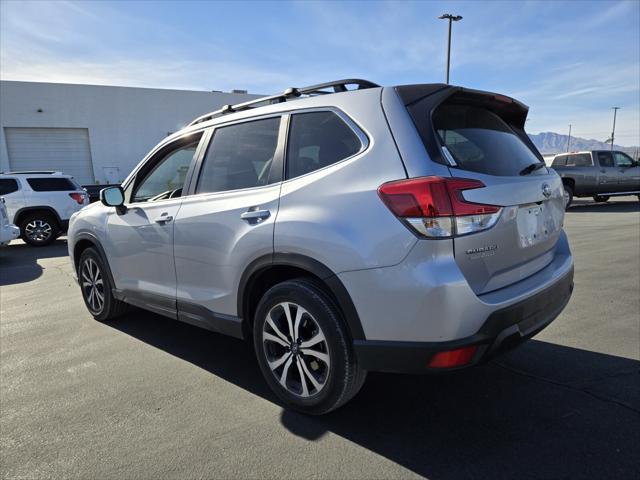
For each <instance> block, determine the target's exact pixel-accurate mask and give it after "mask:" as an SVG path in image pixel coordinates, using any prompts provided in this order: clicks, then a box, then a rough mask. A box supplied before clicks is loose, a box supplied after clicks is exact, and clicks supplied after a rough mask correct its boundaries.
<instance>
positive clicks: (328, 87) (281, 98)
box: [188, 78, 380, 126]
mask: <svg viewBox="0 0 640 480" xmlns="http://www.w3.org/2000/svg"><path fill="white" fill-rule="evenodd" d="M348 85H355V86H356V88H351V89H348V88H347V86H348ZM379 86H380V85H378V84H376V83H373V82H370V81H369V80H363V79H360V78H348V79H344V80H334V81H333V82H325V83H319V84H317V85H311V86H309V87H302V88H295V87H291V88H287V89H286V90H285V91H284V92H282V93H277V94H275V95H269V96H267V97H261V98H256V99H255V100H250V101H248V102H244V103H238V104H237V105H225V106H223V107H222V108H221V109H220V110H216V111H215V112H211V113H207V114H205V115H202V116H200V117H198V118H196V119H195V120H193V121H192V122H191V123H190V124H189V125H188V126H192V125H196V124H198V123H202V122H206V121H207V120H211V119H213V118H216V117H219V116H221V115H225V114H227V113H233V112H239V111H242V110H248V109H250V108H256V107H258V106H263V105H261V104H267V105H270V104H274V103H281V102H286V101H288V100H292V99H294V98H298V97H301V96H303V95H307V96H316V95H327V94H330V93H340V92H348V91H350V90H364V89H367V88H376V87H379Z"/></svg>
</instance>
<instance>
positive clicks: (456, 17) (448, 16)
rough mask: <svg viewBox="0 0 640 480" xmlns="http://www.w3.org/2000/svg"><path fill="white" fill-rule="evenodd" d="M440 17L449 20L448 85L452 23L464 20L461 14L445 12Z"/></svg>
mask: <svg viewBox="0 0 640 480" xmlns="http://www.w3.org/2000/svg"><path fill="white" fill-rule="evenodd" d="M438 18H439V19H440V20H449V42H448V43H447V85H449V68H450V65H451V23H452V22H458V21H460V20H462V17H461V16H460V15H451V14H450V13H445V14H444V15H440V16H439V17H438Z"/></svg>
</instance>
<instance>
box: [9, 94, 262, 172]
mask: <svg viewBox="0 0 640 480" xmlns="http://www.w3.org/2000/svg"><path fill="white" fill-rule="evenodd" d="M256 97H257V95H246V94H234V93H222V92H204V91H202V92H197V91H185V90H163V89H152V88H129V87H109V86H96V85H71V84H57V83H37V82H14V81H1V82H0V127H1V128H0V171H7V170H9V169H10V165H9V155H8V152H7V143H6V139H5V128H7V127H9V128H10V127H28V128H34V127H43V128H86V129H88V131H89V143H90V149H91V161H92V163H93V172H94V175H95V177H96V178H95V180H96V182H99V183H107V173H106V170H105V169H108V168H110V167H117V168H118V176H119V177H120V178H118V180H119V181H121V180H124V178H125V177H126V176H127V175H128V174H129V172H130V171H131V170H132V169H133V167H135V166H136V165H137V164H138V162H139V161H140V160H141V159H142V158H143V157H144V156H145V155H146V154H147V153H148V152H149V150H151V148H152V147H153V146H154V145H156V144H157V143H158V142H159V141H160V140H162V139H163V138H164V137H166V136H167V135H168V134H169V133H173V132H175V131H177V130H179V129H180V128H181V127H183V126H185V125H186V124H187V123H188V122H189V121H191V120H192V119H193V118H195V117H197V116H199V115H202V114H204V113H207V112H210V111H212V110H216V109H218V108H219V107H221V106H222V105H225V104H234V103H240V102H243V101H247V100H250V99H252V98H256ZM38 109H42V113H38ZM50 169H51V170H58V169H59V168H58V167H56V165H51V167H50ZM112 172H113V170H112Z"/></svg>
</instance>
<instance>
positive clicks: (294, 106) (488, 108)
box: [68, 80, 573, 414]
mask: <svg viewBox="0 0 640 480" xmlns="http://www.w3.org/2000/svg"><path fill="white" fill-rule="evenodd" d="M351 85H354V86H355V87H356V88H351V89H348V88H347V86H351ZM527 112H528V108H527V107H526V106H525V105H523V104H521V103H520V102H518V101H516V100H513V99H511V98H509V97H505V96H503V95H499V94H494V93H490V92H481V91H476V90H469V89H465V88H461V87H455V86H449V85H442V84H436V85H433V84H423V85H407V86H398V87H384V88H383V87H380V86H378V85H375V84H373V83H371V82H368V81H365V80H343V81H337V82H330V83H328V84H321V85H315V86H312V87H307V88H302V89H293V88H292V89H288V90H286V91H285V92H284V93H282V94H278V95H274V96H271V97H266V98H263V99H261V100H258V101H253V102H247V103H246V104H240V105H235V106H226V107H225V108H223V109H222V110H220V111H217V112H213V113H211V114H208V115H205V116H203V117H200V118H198V119H196V120H194V121H193V122H192V123H191V124H190V125H189V126H187V127H186V128H184V129H183V130H181V131H179V132H177V133H175V134H174V135H172V136H170V137H168V138H166V139H165V140H163V141H162V142H161V143H160V144H159V145H158V146H156V147H155V148H154V149H153V150H152V151H151V152H150V153H149V155H148V156H147V157H146V158H144V159H143V160H142V162H141V163H140V164H139V165H138V166H137V168H136V169H135V170H134V171H133V172H132V173H131V175H130V176H129V177H128V179H127V180H125V182H124V183H123V185H122V187H116V188H108V189H105V190H102V192H101V203H94V204H92V205H90V206H88V207H87V208H84V209H82V211H80V212H79V213H77V214H75V215H74V216H73V217H72V219H71V223H70V227H69V235H68V247H69V254H70V259H71V262H72V265H73V269H74V272H76V275H77V278H78V282H79V285H80V288H81V293H82V296H83V298H84V301H85V305H86V307H87V309H88V310H89V312H90V313H91V314H92V315H93V316H94V318H96V319H97V320H100V321H107V320H112V319H114V318H116V317H118V316H119V315H121V314H122V313H123V312H125V311H126V309H127V308H128V305H134V306H139V307H141V308H145V309H148V310H151V311H153V312H157V313H159V314H161V315H166V316H168V317H170V318H174V319H177V320H181V321H184V322H187V323H191V324H194V325H198V326H201V327H204V328H208V329H211V330H214V331H217V332H221V333H224V334H227V335H232V336H236V337H240V338H246V339H252V340H253V346H254V349H255V352H256V355H257V358H258V362H259V365H260V368H261V370H262V373H263V375H264V377H265V379H266V381H267V383H268V384H269V386H270V387H271V388H272V389H273V391H274V392H275V393H276V395H278V397H279V398H280V399H281V400H282V401H283V402H284V403H285V404H287V405H289V406H291V407H293V408H295V409H298V410H301V411H303V412H306V413H312V414H321V413H325V412H328V411H331V410H333V409H335V408H337V407H339V406H340V405H342V404H344V403H345V402H346V401H348V400H349V399H350V398H351V397H353V396H354V395H355V394H356V393H357V392H358V390H359V389H360V387H361V386H362V384H363V382H364V380H365V377H366V372H367V371H392V372H414V373H415V372H422V373H426V372H442V371H446V370H456V369H459V368H463V367H468V366H472V365H476V364H478V363H480V362H482V361H485V360H487V359H489V358H491V357H492V356H494V355H496V354H497V353H499V352H502V351H505V350H507V349H509V348H512V347H513V346H515V345H517V344H519V343H521V342H522V341H525V340H526V339H528V338H530V337H532V336H533V335H535V334H536V333H538V332H539V331H540V330H542V329H543V328H545V327H546V326H547V325H548V324H549V323H550V322H552V321H553V320H554V319H555V318H556V317H557V315H559V313H560V312H561V311H562V309H563V308H564V307H565V305H566V304H567V302H568V301H569V298H570V296H571V292H572V289H573V260H572V256H571V252H570V249H569V244H568V241H567V237H566V235H565V233H564V231H563V229H562V224H563V219H564V204H563V197H562V182H561V180H560V177H559V176H558V175H557V174H556V173H555V172H554V171H553V170H551V169H547V168H546V166H545V164H544V162H543V161H542V157H541V156H540V154H539V153H538V151H537V150H536V148H535V147H534V145H533V144H532V143H531V140H529V138H528V137H527V135H526V133H525V132H524V125H525V120H526V117H527ZM397 394H398V395H403V393H402V392H397Z"/></svg>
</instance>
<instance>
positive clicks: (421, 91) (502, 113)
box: [395, 83, 544, 165]
mask: <svg viewBox="0 0 640 480" xmlns="http://www.w3.org/2000/svg"><path fill="white" fill-rule="evenodd" d="M395 90H396V92H397V94H398V96H399V97H400V100H401V101H402V102H403V103H404V105H405V107H406V108H407V110H408V112H409V115H410V116H411V118H412V120H413V123H414V124H415V126H416V129H417V130H418V133H419V134H420V136H421V137H422V141H423V142H424V144H425V147H426V148H427V152H428V153H429V156H430V157H431V158H432V159H433V160H435V161H437V162H439V163H442V164H444V165H448V163H447V161H446V160H445V159H444V157H443V156H442V152H441V151H440V149H439V148H436V146H437V145H439V142H438V139H437V135H436V132H435V131H434V129H433V124H432V122H431V115H432V114H433V111H434V110H435V109H436V108H437V107H438V106H440V105H441V104H443V103H444V102H448V103H461V104H464V105H469V104H472V105H477V106H479V107H483V108H486V109H487V110H490V111H492V112H494V113H495V114H496V115H498V116H499V117H500V118H502V119H503V120H504V121H505V122H506V123H508V124H509V126H510V127H511V128H512V129H513V130H514V132H515V133H516V134H517V135H518V137H520V139H521V140H522V141H523V142H524V143H525V144H526V145H527V146H528V147H529V148H530V149H531V150H532V151H533V152H534V153H535V154H536V156H537V157H539V159H540V161H544V160H543V158H542V155H541V154H540V152H539V151H538V149H537V148H536V147H535V145H534V144H533V142H532V141H531V139H530V138H529V136H528V135H527V134H526V133H525V131H524V124H525V122H526V120H527V115H528V114H529V107H528V106H527V105H525V104H524V103H522V102H519V101H518V100H516V99H514V98H511V97H508V96H506V95H501V94H499V93H493V92H485V91H482V90H473V89H471V88H463V87H457V86H452V85H445V84H443V83H432V84H417V85H402V86H397V87H395ZM424 119H429V121H424Z"/></svg>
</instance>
